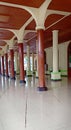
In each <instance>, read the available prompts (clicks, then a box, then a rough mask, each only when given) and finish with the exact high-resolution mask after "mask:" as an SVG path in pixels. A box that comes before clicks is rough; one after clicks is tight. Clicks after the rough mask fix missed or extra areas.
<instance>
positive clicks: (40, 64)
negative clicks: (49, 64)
mask: <svg viewBox="0 0 71 130" xmlns="http://www.w3.org/2000/svg"><path fill="white" fill-rule="evenodd" d="M37 35H38V76H39V87H38V90H39V91H46V90H47V87H46V86H45V69H44V30H43V29H40V30H37Z"/></svg>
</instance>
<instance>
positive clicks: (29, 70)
mask: <svg viewBox="0 0 71 130" xmlns="http://www.w3.org/2000/svg"><path fill="white" fill-rule="evenodd" d="M27 76H31V66H30V47H29V46H27Z"/></svg>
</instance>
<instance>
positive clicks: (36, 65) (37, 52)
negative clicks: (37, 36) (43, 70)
mask: <svg viewBox="0 0 71 130" xmlns="http://www.w3.org/2000/svg"><path fill="white" fill-rule="evenodd" d="M36 61H37V65H36V66H37V68H36V69H37V70H36V78H38V42H37V40H36Z"/></svg>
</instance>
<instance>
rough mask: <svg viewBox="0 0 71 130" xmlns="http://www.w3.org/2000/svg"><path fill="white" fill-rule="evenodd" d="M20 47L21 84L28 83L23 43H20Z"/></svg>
mask: <svg viewBox="0 0 71 130" xmlns="http://www.w3.org/2000/svg"><path fill="white" fill-rule="evenodd" d="M18 47H19V62H20V83H26V81H25V72H24V57H23V56H24V53H23V43H19V44H18Z"/></svg>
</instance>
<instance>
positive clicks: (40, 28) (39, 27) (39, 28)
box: [36, 25, 45, 30]
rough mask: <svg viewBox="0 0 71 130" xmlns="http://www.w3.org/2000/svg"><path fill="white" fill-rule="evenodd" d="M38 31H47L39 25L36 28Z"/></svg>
mask: <svg viewBox="0 0 71 130" xmlns="http://www.w3.org/2000/svg"><path fill="white" fill-rule="evenodd" d="M36 30H45V27H44V26H41V25H38V26H36Z"/></svg>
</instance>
